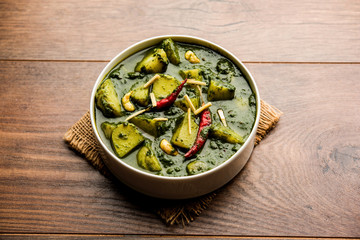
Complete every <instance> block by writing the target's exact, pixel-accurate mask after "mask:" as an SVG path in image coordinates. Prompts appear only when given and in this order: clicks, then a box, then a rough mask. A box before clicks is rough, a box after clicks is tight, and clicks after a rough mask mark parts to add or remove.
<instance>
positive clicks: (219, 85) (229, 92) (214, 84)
mask: <svg viewBox="0 0 360 240" xmlns="http://www.w3.org/2000/svg"><path fill="white" fill-rule="evenodd" d="M235 89H236V88H235V87H234V86H233V85H231V84H230V83H227V82H223V81H219V80H211V81H210V85H209V88H208V95H207V99H208V101H217V100H231V99H233V98H234V96H235Z"/></svg>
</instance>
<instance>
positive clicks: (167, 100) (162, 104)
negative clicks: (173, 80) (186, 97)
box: [155, 79, 187, 110]
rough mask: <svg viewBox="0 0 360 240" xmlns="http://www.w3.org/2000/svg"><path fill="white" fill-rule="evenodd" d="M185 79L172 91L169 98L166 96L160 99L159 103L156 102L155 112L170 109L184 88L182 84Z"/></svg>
mask: <svg viewBox="0 0 360 240" xmlns="http://www.w3.org/2000/svg"><path fill="white" fill-rule="evenodd" d="M186 81H187V79H185V80H184V81H183V82H182V83H181V84H180V85H179V86H178V87H177V89H175V91H173V92H172V93H171V94H170V95H169V96H167V97H166V98H164V99H161V100H160V101H157V102H156V107H155V109H156V110H162V109H164V108H167V107H170V106H171V105H172V104H173V103H174V102H175V100H176V98H177V97H178V95H179V93H180V92H181V90H182V89H183V87H184V84H185V83H186Z"/></svg>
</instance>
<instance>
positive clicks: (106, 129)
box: [101, 122, 117, 139]
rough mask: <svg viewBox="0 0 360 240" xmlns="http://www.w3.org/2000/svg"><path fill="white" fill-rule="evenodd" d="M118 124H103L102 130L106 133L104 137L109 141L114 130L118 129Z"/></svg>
mask: <svg viewBox="0 0 360 240" xmlns="http://www.w3.org/2000/svg"><path fill="white" fill-rule="evenodd" d="M116 126H117V124H115V123H109V122H103V123H102V124H101V130H102V131H103V132H104V135H105V137H106V138H107V139H110V137H111V134H112V132H113V130H114V129H115V128H116Z"/></svg>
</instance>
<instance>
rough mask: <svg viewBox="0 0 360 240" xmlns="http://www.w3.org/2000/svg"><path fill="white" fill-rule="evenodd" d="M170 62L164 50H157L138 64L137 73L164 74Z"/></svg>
mask: <svg viewBox="0 0 360 240" xmlns="http://www.w3.org/2000/svg"><path fill="white" fill-rule="evenodd" d="M168 63H169V60H168V58H167V56H166V53H165V51H164V49H161V48H155V49H153V50H152V51H151V52H149V53H148V54H147V55H146V56H145V57H144V58H143V59H142V60H141V61H140V62H138V63H137V64H136V67H135V72H142V73H163V72H165V71H166V68H167V65H168Z"/></svg>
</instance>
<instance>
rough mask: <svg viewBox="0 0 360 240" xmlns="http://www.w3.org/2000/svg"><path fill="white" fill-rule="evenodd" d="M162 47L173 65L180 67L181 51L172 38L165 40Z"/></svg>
mask: <svg viewBox="0 0 360 240" xmlns="http://www.w3.org/2000/svg"><path fill="white" fill-rule="evenodd" d="M161 47H162V48H163V49H164V50H165V52H166V55H167V57H168V58H169V60H170V62H171V63H172V64H175V65H178V64H179V63H180V55H179V50H178V48H177V45H176V43H174V41H173V40H172V39H171V38H167V39H165V40H164V41H163V42H162V44H161Z"/></svg>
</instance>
